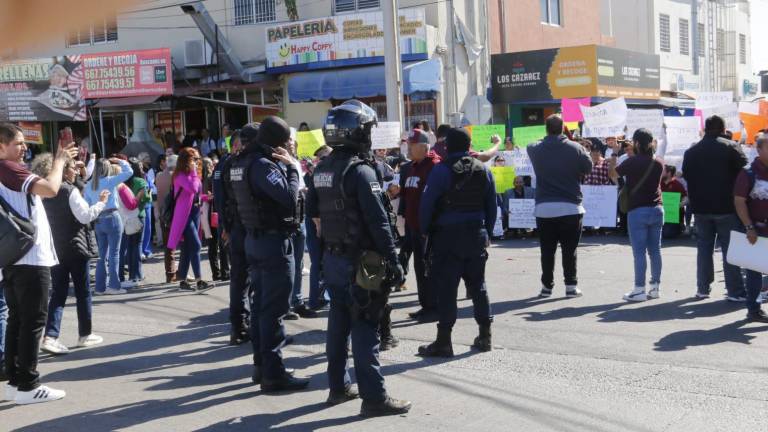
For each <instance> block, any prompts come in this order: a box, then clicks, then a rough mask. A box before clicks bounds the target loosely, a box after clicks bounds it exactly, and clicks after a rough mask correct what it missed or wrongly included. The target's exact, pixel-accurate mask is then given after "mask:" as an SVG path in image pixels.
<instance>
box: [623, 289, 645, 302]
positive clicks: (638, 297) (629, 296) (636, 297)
mask: <svg viewBox="0 0 768 432" xmlns="http://www.w3.org/2000/svg"><path fill="white" fill-rule="evenodd" d="M624 300H626V301H631V302H644V301H646V300H648V296H646V295H645V287H635V289H634V290H633V291H632V292H629V293H626V294H624Z"/></svg>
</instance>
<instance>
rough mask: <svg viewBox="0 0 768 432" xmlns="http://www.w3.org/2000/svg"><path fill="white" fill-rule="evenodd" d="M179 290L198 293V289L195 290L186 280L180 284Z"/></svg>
mask: <svg viewBox="0 0 768 432" xmlns="http://www.w3.org/2000/svg"><path fill="white" fill-rule="evenodd" d="M179 289H180V290H182V291H190V292H195V291H197V290H196V289H194V288H193V287H192V285H190V284H189V282H187V281H185V280H184V281H181V282H179Z"/></svg>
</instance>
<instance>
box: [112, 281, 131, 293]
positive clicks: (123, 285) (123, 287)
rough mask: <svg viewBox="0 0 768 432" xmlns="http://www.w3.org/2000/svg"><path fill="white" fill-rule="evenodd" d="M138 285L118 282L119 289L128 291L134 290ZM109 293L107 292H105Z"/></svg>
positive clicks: (129, 282)
mask: <svg viewBox="0 0 768 432" xmlns="http://www.w3.org/2000/svg"><path fill="white" fill-rule="evenodd" d="M138 285H139V284H137V283H136V282H135V281H123V282H120V288H122V289H129V288H136V287H137V286H138ZM107 291H109V290H107Z"/></svg>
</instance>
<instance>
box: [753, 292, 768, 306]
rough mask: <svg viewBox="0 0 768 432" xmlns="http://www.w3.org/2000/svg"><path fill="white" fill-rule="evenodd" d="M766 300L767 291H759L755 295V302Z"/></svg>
mask: <svg viewBox="0 0 768 432" xmlns="http://www.w3.org/2000/svg"><path fill="white" fill-rule="evenodd" d="M766 300H768V291H760V294H758V295H757V299H756V300H755V301H756V302H757V304H762V303H765V302H766Z"/></svg>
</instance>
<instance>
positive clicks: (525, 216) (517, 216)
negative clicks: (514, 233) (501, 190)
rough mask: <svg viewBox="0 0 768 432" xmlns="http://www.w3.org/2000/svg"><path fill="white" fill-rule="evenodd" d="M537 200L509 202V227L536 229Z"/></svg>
mask: <svg viewBox="0 0 768 432" xmlns="http://www.w3.org/2000/svg"><path fill="white" fill-rule="evenodd" d="M535 209H536V200H534V199H511V200H509V227H510V228H529V229H533V228H536V216H534V214H535V213H534V211H535Z"/></svg>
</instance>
